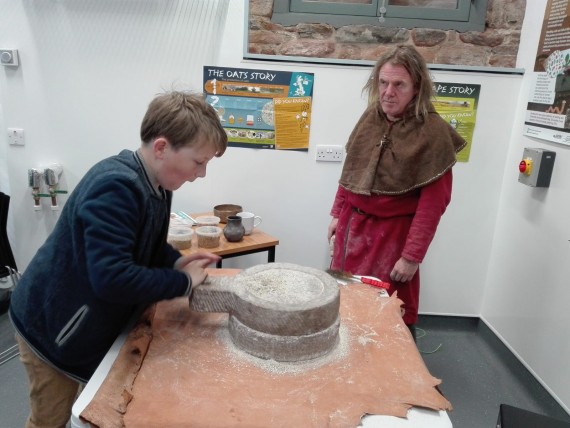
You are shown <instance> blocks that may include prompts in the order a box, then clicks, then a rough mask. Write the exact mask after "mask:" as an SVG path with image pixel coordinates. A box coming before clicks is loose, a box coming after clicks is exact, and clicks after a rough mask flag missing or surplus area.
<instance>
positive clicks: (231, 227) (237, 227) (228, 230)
mask: <svg viewBox="0 0 570 428" xmlns="http://www.w3.org/2000/svg"><path fill="white" fill-rule="evenodd" d="M244 234H245V228H244V227H243V224H242V223H241V217H238V216H237V215H230V216H228V222H227V224H226V227H225V228H224V236H225V237H226V239H227V241H228V242H238V241H241V240H242V238H243V235H244Z"/></svg>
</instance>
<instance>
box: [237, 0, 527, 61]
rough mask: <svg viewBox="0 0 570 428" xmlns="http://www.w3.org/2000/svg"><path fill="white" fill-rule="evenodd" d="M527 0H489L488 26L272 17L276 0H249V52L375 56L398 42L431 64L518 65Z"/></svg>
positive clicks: (345, 56)
mask: <svg viewBox="0 0 570 428" xmlns="http://www.w3.org/2000/svg"><path fill="white" fill-rule="evenodd" d="M525 8H526V0H488V3H487V16H486V20H485V31H482V32H478V31H469V32H465V33H459V32H457V31H454V30H449V31H444V30H434V29H429V28H414V29H411V30H408V29H405V28H387V27H379V26H374V25H347V26H342V27H339V28H335V27H333V26H331V25H329V24H298V25H295V26H289V27H285V26H283V25H279V24H274V23H272V22H271V14H272V12H273V0H249V45H248V52H249V53H252V54H264V55H284V56H300V57H313V58H335V59H346V60H368V61H376V59H378V57H379V56H380V55H381V54H382V53H383V52H384V51H386V50H388V49H390V48H391V47H392V46H393V45H394V44H411V45H414V46H416V47H417V48H418V50H419V51H420V52H421V53H422V55H423V57H424V58H425V59H426V61H427V62H428V63H430V64H453V65H467V66H484V67H506V68H514V67H516V58H517V53H518V48H519V41H520V33H521V27H522V22H523V18H524V12H525Z"/></svg>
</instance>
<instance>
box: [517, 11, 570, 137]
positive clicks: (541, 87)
mask: <svg viewBox="0 0 570 428" xmlns="http://www.w3.org/2000/svg"><path fill="white" fill-rule="evenodd" d="M568 12H569V0H548V3H547V6H546V11H545V14H544V21H543V23H542V30H541V33H540V39H539V43H538V49H537V52H536V59H535V63H534V73H533V84H532V85H531V90H530V94H529V102H528V104H527V111H526V117H525V126H524V131H523V134H524V135H526V136H529V137H536V138H540V139H543V140H548V141H552V142H555V143H560V144H567V145H570V17H569V16H568Z"/></svg>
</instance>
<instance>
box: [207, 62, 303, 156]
mask: <svg viewBox="0 0 570 428" xmlns="http://www.w3.org/2000/svg"><path fill="white" fill-rule="evenodd" d="M313 83H314V74H313V73H305V72H302V73H301V72H285V71H275V70H255V69H245V68H226V67H214V66H204V93H205V95H206V101H207V102H208V103H209V104H210V105H211V106H212V107H214V109H215V110H216V111H217V112H218V116H219V117H220V121H221V122H222V126H223V127H224V129H225V130H226V132H227V134H228V145H229V146H230V147H246V148H254V149H278V150H302V151H308V150H309V131H310V125H311V100H312V96H313Z"/></svg>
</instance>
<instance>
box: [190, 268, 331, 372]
mask: <svg viewBox="0 0 570 428" xmlns="http://www.w3.org/2000/svg"><path fill="white" fill-rule="evenodd" d="M339 307H340V291H339V288H338V284H337V282H336V281H335V280H334V278H332V277H331V276H330V275H328V274H327V273H325V272H324V271H322V270H318V269H314V268H309V267H304V266H299V265H295V264H291V263H268V264H264V265H258V266H254V267H252V268H249V269H245V270H243V271H242V272H240V273H239V274H238V275H236V276H233V277H215V278H209V279H208V280H207V281H206V282H205V283H204V284H202V285H199V286H197V287H195V288H194V291H193V293H192V298H191V300H190V308H191V309H193V310H195V311H198V312H228V313H229V322H228V325H229V333H230V336H231V338H232V341H233V343H234V344H235V345H236V346H237V347H238V348H240V349H242V350H243V351H245V352H248V353H249V354H251V355H254V356H256V357H259V358H264V359H273V360H275V361H287V362H293V361H304V360H309V359H313V358H318V357H321V356H323V355H326V354H327V353H329V352H330V351H331V350H332V349H333V348H334V347H335V345H336V343H337V341H338V334H339V327H340V317H339Z"/></svg>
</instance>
